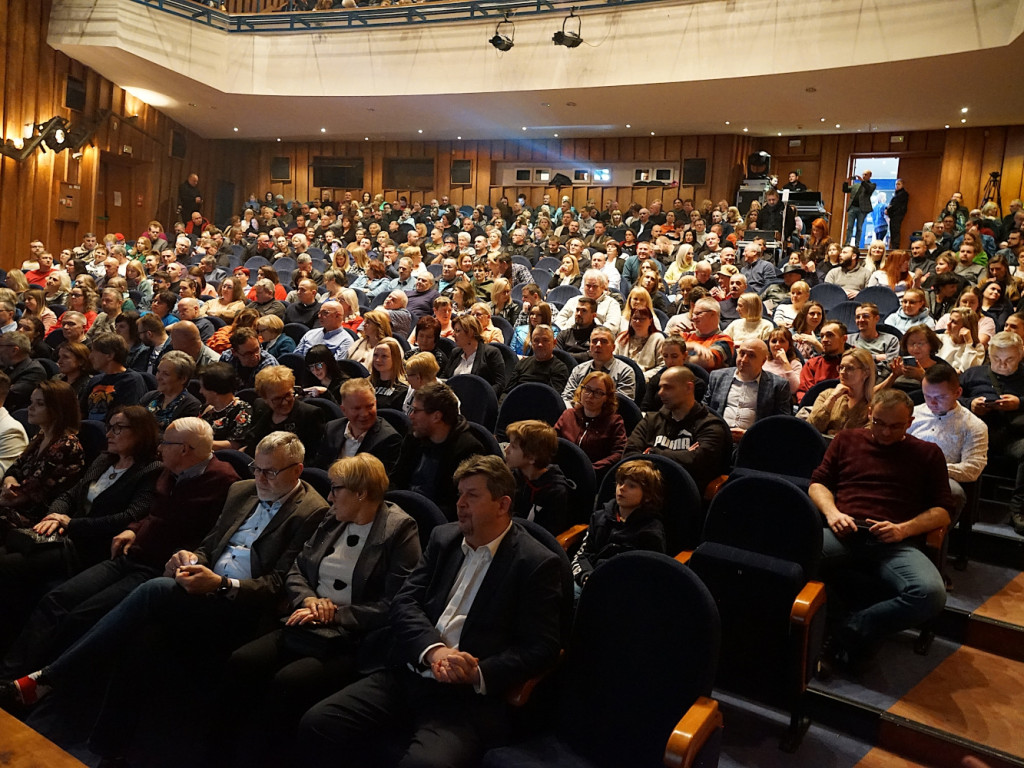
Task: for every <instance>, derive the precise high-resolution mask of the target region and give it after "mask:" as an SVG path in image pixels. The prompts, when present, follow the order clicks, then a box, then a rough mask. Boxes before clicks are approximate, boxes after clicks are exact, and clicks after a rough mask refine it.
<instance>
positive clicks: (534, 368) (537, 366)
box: [505, 307, 569, 396]
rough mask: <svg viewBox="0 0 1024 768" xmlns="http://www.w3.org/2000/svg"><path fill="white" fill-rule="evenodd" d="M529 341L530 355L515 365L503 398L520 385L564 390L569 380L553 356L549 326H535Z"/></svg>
mask: <svg viewBox="0 0 1024 768" xmlns="http://www.w3.org/2000/svg"><path fill="white" fill-rule="evenodd" d="M534 309H536V307H535V308H534ZM530 341H531V343H530V349H529V351H530V353H531V354H529V355H528V356H526V357H524V358H522V359H521V360H520V361H519V362H518V363H516V367H515V370H514V371H512V375H511V376H509V380H508V385H507V386H506V387H505V396H507V395H508V393H509V392H511V391H512V390H513V389H515V388H516V387H518V386H519V385H520V384H529V383H539V384H546V385H547V386H549V387H551V388H552V389H553V390H555V391H556V392H561V391H562V390H563V389H565V385H566V383H567V382H568V380H569V369H568V368H566V367H565V363H563V362H562V361H561V360H559V359H558V358H557V357H555V356H554V351H555V335H554V333H553V332H552V330H551V326H550V325H538V326H535V327H534V328H533V334H532V336H531V340H530Z"/></svg>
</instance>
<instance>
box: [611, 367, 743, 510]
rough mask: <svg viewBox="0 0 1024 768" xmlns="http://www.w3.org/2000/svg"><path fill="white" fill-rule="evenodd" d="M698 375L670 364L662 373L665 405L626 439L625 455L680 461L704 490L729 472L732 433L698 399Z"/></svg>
mask: <svg viewBox="0 0 1024 768" xmlns="http://www.w3.org/2000/svg"><path fill="white" fill-rule="evenodd" d="M695 381H696V376H695V374H694V373H693V371H691V370H690V369H689V368H685V367H680V368H669V369H668V370H667V371H664V372H663V373H662V374H661V381H660V384H659V390H658V395H659V396H660V398H661V402H662V403H663V405H662V407H661V408H660V409H659V410H657V411H655V412H653V413H648V414H645V415H644V417H643V419H641V421H640V423H639V424H637V425H636V428H635V429H634V430H633V432H632V434H630V436H629V440H628V441H627V443H626V450H625V451H624V453H623V455H624V456H632V455H635V454H656V455H659V456H665V457H666V458H669V459H672V460H673V461H675V462H677V463H678V464H680V465H681V466H682V467H683V468H684V469H685V470H686V471H687V472H689V473H690V475H691V476H692V477H693V479H694V481H695V482H696V484H697V488H699V489H700V490H701V491H703V489H704V488H705V487H706V486H707V485H708V483H710V482H711V481H712V480H713V479H715V478H716V477H718V476H719V475H723V474H727V473H728V471H729V465H730V460H731V456H732V444H733V443H732V437H731V436H730V434H729V427H728V425H727V424H726V423H725V422H724V421H723V420H722V418H721V417H720V416H717V415H715V414H714V413H712V412H711V411H710V410H708V408H707V407H706V406H704V405H703V404H701V403H698V402H697V400H696V397H695V395H694V384H695Z"/></svg>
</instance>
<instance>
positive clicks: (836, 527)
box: [827, 510, 907, 544]
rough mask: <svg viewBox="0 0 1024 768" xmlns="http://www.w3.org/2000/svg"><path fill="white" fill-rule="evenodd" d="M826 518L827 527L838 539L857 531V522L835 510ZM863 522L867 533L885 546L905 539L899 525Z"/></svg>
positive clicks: (870, 521)
mask: <svg viewBox="0 0 1024 768" xmlns="http://www.w3.org/2000/svg"><path fill="white" fill-rule="evenodd" d="M827 518H828V527H829V528H831V529H832V533H834V534H835V535H836V536H837V537H838V538H840V539H843V538H846V537H847V536H849V535H850V534H851V533H854V532H856V530H857V521H856V520H854V519H853V518H852V517H850V516H849V515H844V514H843V513H842V512H840V511H839V510H836V511H835V513H834V514H831V515H828V516H827ZM865 522H866V523H868V524H869V525H870V527H869V528H868V529H867V530H868V532H869V533H870V534H871V535H872V536H874V537H875V538H876V539H878V540H879V541H881V542H884V543H885V544H895V543H896V542H897V541H903V539H905V538H906V537H907V536H906V534H905V533H904V530H903V528H902V527H901V526H900V524H899V523H891V522H889V521H888V520H872V519H870V518H868V519H867V520H865Z"/></svg>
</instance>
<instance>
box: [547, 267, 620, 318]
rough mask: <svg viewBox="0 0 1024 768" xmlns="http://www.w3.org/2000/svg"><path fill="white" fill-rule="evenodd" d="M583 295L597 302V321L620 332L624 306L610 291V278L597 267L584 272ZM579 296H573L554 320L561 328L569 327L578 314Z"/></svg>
mask: <svg viewBox="0 0 1024 768" xmlns="http://www.w3.org/2000/svg"><path fill="white" fill-rule="evenodd" d="M583 295H584V296H586V297H588V298H591V299H593V300H594V301H596V302H597V322H598V323H600V324H601V325H603V326H604V327H605V328H609V329H611V330H612V331H613V332H614V333H618V332H619V323H620V322H621V321H622V308H621V307H620V306H619V302H618V301H616V300H615V298H614V297H613V296H612V295H611V294H610V293H608V278H607V276H606V275H604V273H602V272H598V271H597V270H596V269H588V270H587V271H586V272H584V273H583ZM578 301H579V296H573V297H572V298H571V299H569V300H568V301H567V302H565V306H563V307H562V308H561V309H560V310H559V312H558V315H557V316H556V318H555V320H554V325H556V326H558V327H559V328H568V327H569V326H570V325H572V323H573V317H574V316H575V314H576V304H577V302H578Z"/></svg>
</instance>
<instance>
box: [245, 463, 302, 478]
mask: <svg viewBox="0 0 1024 768" xmlns="http://www.w3.org/2000/svg"><path fill="white" fill-rule="evenodd" d="M297 466H299V463H298V462H295V463H293V464H289V465H288V466H287V467H281V468H280V469H264V468H263V467H258V466H256V462H255V461H253V462H250V463H249V469H250V470H251V471H252V474H253V477H259V476H260V475H263V477H265V478H267V480H277V476H278V475H280V474H281V473H282V472H284V471H285V470H286V469H291V468H292V467H297Z"/></svg>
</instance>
